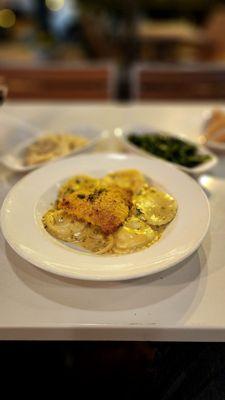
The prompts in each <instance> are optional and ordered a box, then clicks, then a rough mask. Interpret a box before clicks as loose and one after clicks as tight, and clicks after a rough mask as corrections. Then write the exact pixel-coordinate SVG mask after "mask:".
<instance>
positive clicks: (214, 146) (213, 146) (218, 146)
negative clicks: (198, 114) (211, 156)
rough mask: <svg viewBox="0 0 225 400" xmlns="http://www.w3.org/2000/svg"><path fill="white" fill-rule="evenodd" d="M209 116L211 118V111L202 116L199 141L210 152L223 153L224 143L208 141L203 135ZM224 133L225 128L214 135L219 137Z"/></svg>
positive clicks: (224, 149)
mask: <svg viewBox="0 0 225 400" xmlns="http://www.w3.org/2000/svg"><path fill="white" fill-rule="evenodd" d="M223 112H224V110H223ZM211 116H212V111H210V112H207V113H205V115H204V118H203V124H202V129H201V131H202V133H201V141H202V143H204V145H205V146H206V147H208V148H209V149H210V150H212V151H215V152H216V153H225V143H219V142H215V141H214V140H208V139H207V137H206V136H205V134H204V132H205V129H206V126H207V124H208V122H209V120H210V118H211ZM224 133H225V126H224V128H223V129H221V130H219V131H218V132H217V133H216V134H215V135H217V136H220V135H221V134H223V135H224Z"/></svg>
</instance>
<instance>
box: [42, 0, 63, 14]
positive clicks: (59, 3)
mask: <svg viewBox="0 0 225 400" xmlns="http://www.w3.org/2000/svg"><path fill="white" fill-rule="evenodd" d="M45 4H46V7H48V8H49V10H51V11H59V10H60V9H61V8H63V6H64V4H65V0H45Z"/></svg>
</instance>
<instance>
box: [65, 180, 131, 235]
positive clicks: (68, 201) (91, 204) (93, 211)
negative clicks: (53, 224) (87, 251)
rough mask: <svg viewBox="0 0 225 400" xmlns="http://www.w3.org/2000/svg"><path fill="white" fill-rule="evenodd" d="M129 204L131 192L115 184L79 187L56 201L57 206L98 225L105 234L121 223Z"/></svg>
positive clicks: (127, 212)
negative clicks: (88, 187) (89, 187)
mask: <svg viewBox="0 0 225 400" xmlns="http://www.w3.org/2000/svg"><path fill="white" fill-rule="evenodd" d="M130 205H131V192H130V191H129V190H126V189H122V188H120V187H118V186H116V185H109V186H104V185H102V186H99V185H97V188H96V189H87V188H82V189H81V188H80V189H79V190H76V191H74V192H73V193H68V194H65V195H64V196H63V197H62V199H61V200H59V202H58V208H61V209H63V210H65V211H66V212H67V213H69V214H71V215H73V216H75V217H76V218H77V219H78V220H81V221H85V222H88V223H90V224H92V225H95V226H98V227H100V228H101V230H102V231H103V232H104V233H105V234H110V233H112V232H114V231H115V230H116V229H117V228H118V227H119V226H120V225H122V223H123V222H124V221H125V219H126V218H127V217H128V214H129V209H130Z"/></svg>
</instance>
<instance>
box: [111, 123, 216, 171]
mask: <svg viewBox="0 0 225 400" xmlns="http://www.w3.org/2000/svg"><path fill="white" fill-rule="evenodd" d="M146 132H147V133H148V134H150V135H151V134H155V133H158V132H159V129H156V128H153V127H151V126H132V127H129V128H117V129H115V131H114V133H115V136H116V137H117V138H118V140H119V141H120V143H121V144H122V145H123V146H124V147H125V149H127V150H128V151H129V152H132V153H135V154H139V155H141V156H144V157H148V158H151V159H152V158H154V159H155V158H157V159H160V158H159V157H157V156H155V155H154V154H150V153H148V152H146V151H145V150H142V149H140V148H139V147H138V146H136V145H134V144H132V143H130V141H129V140H128V136H129V135H130V134H131V133H135V134H136V135H142V134H143V133H146ZM159 133H163V134H166V135H169V136H172V137H177V138H180V139H182V140H184V141H186V142H189V143H192V144H194V145H195V146H197V147H198V150H199V153H200V154H207V155H210V157H211V159H210V160H209V161H206V162H205V163H202V164H201V165H199V166H197V167H194V168H188V167H184V166H182V165H179V164H175V163H171V162H169V163H170V164H172V165H174V166H175V167H177V168H179V169H181V170H182V171H184V172H187V173H189V174H191V175H199V174H202V173H205V172H206V171H208V170H210V169H211V168H213V167H214V166H215V165H216V164H217V162H218V158H217V157H216V155H215V154H213V153H211V151H209V150H208V149H207V148H206V147H204V146H201V145H199V144H198V143H196V142H193V141H191V140H189V139H187V138H186V137H185V136H178V135H175V134H170V133H167V132H166V133H165V132H164V131H162V132H161V131H160V132H159Z"/></svg>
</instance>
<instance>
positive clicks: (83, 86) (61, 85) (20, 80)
mask: <svg viewBox="0 0 225 400" xmlns="http://www.w3.org/2000/svg"><path fill="white" fill-rule="evenodd" d="M0 75H2V76H4V78H5V80H6V82H7V85H8V88H9V96H8V97H9V99H13V100H15V99H32V100H44V99H46V100H48V99H49V100H112V99H114V98H115V97H116V87H117V68H116V66H115V65H114V64H110V63H108V64H86V63H85V64H79V65H78V64H76V65H73V64H70V65H65V64H64V65H62V64H56V63H54V62H51V63H49V64H46V63H45V64H37V65H35V66H33V65H30V66H29V65H27V64H26V65H24V66H21V65H6V64H1V63H0Z"/></svg>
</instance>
